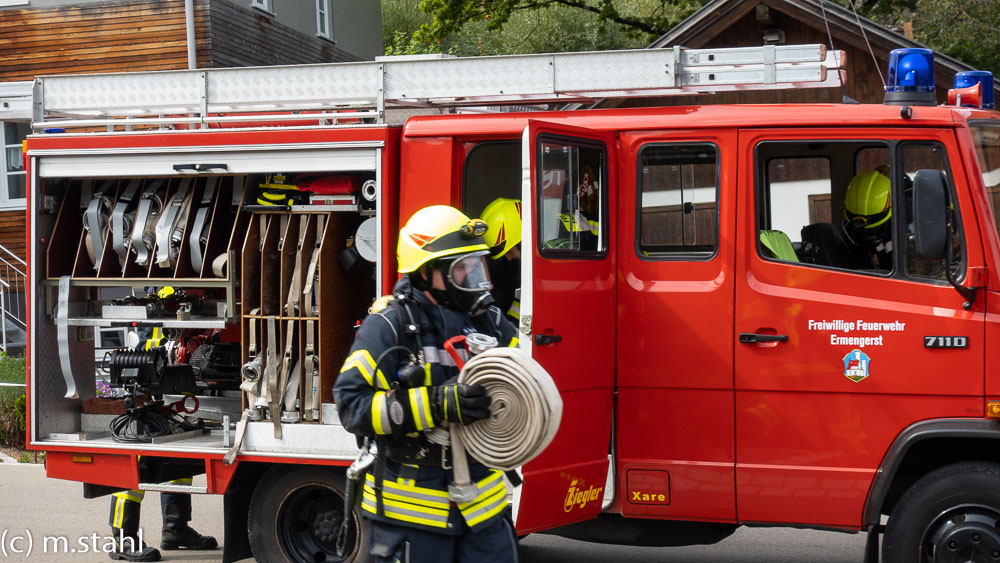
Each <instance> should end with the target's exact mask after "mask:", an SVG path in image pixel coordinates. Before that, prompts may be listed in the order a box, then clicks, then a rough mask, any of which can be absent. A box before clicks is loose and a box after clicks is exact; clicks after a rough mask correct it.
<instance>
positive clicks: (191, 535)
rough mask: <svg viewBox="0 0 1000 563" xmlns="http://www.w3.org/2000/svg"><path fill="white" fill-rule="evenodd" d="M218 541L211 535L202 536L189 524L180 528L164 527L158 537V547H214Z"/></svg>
mask: <svg viewBox="0 0 1000 563" xmlns="http://www.w3.org/2000/svg"><path fill="white" fill-rule="evenodd" d="M217 547H219V542H217V541H215V538H214V537H212V536H203V535H201V534H199V533H198V532H196V531H195V529H194V528H192V527H191V526H184V527H183V528H180V529H164V530H163V534H162V535H161V537H160V549H163V550H166V551H169V550H174V549H215V548H217Z"/></svg>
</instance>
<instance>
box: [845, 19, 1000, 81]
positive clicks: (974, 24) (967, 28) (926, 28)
mask: <svg viewBox="0 0 1000 563" xmlns="http://www.w3.org/2000/svg"><path fill="white" fill-rule="evenodd" d="M838 1H839V2H840V3H841V4H843V5H845V6H848V7H850V5H851V4H850V3H851V1H852V0H838ZM854 5H855V7H856V8H857V9H858V13H860V14H861V15H862V16H865V17H867V18H869V19H872V20H874V21H876V22H878V23H881V24H882V25H885V26H887V27H890V28H892V29H894V30H897V31H901V30H902V27H903V25H904V23H905V22H912V23H913V38H914V39H915V40H916V41H919V42H920V43H923V44H925V45H927V46H928V47H931V48H932V49H934V50H936V51H939V52H941V53H944V54H946V55H949V56H951V57H954V58H956V59H958V60H960V61H962V62H963V63H965V64H967V65H969V66H971V67H973V68H976V69H979V70H988V71H991V72H992V73H993V74H994V75H997V76H1000V75H998V73H1000V33H998V32H997V30H998V29H1000V2H998V1H997V0H866V1H861V0H854ZM948 86H950V85H948Z"/></svg>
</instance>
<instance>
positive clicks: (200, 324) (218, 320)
mask: <svg viewBox="0 0 1000 563" xmlns="http://www.w3.org/2000/svg"><path fill="white" fill-rule="evenodd" d="M230 322H233V323H236V322H239V318H238V317H236V318H233V319H230ZM66 323H67V324H68V325H70V326H99V327H108V326H131V325H132V323H138V326H159V327H163V328H226V319H224V318H222V317H191V318H190V319H188V320H184V321H179V320H177V319H171V318H168V317H164V318H161V319H105V318H102V317H70V318H68V319H67V320H66Z"/></svg>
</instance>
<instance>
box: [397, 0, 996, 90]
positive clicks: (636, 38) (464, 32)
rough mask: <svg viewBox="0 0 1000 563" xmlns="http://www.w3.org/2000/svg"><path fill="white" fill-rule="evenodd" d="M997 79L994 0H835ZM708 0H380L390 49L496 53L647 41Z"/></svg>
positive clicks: (622, 46)
mask: <svg viewBox="0 0 1000 563" xmlns="http://www.w3.org/2000/svg"><path fill="white" fill-rule="evenodd" d="M834 1H836V2H838V3H840V4H841V5H843V6H847V7H851V5H852V2H853V4H854V6H856V7H857V9H858V12H859V13H860V14H861V15H862V16H864V17H867V18H870V19H872V20H874V21H876V22H878V23H881V24H882V25H885V26H887V27H889V28H891V29H894V30H896V31H899V32H902V27H903V24H904V23H905V22H912V23H913V32H914V39H916V40H917V41H919V42H921V43H924V44H926V45H928V46H929V47H931V48H933V49H935V50H937V51H939V52H942V53H945V54H947V55H950V56H952V57H954V58H956V59H958V60H960V61H962V62H964V63H966V64H968V65H970V66H972V67H974V68H977V69H982V70H989V71H992V72H993V73H994V74H995V75H997V76H998V77H1000V33H998V32H997V30H998V29H1000V1H998V0H834ZM706 2H707V0H383V1H382V10H383V14H382V24H383V29H384V33H383V36H384V37H386V38H390V39H389V42H388V45H387V46H386V53H388V54H411V53H427V52H447V53H453V54H456V55H463V56H469V55H494V54H516V53H543V52H559V51H587V50H602V49H627V48H639V47H645V46H646V45H648V44H649V43H650V42H652V41H653V40H654V39H656V38H657V37H659V36H660V35H662V34H663V33H666V32H667V31H669V30H670V29H671V28H672V27H674V26H675V25H677V24H678V23H680V22H681V21H683V19H684V18H686V17H687V16H689V15H691V14H692V13H693V12H694V11H695V10H697V9H698V8H700V7H701V6H703V5H704V4H705V3H706Z"/></svg>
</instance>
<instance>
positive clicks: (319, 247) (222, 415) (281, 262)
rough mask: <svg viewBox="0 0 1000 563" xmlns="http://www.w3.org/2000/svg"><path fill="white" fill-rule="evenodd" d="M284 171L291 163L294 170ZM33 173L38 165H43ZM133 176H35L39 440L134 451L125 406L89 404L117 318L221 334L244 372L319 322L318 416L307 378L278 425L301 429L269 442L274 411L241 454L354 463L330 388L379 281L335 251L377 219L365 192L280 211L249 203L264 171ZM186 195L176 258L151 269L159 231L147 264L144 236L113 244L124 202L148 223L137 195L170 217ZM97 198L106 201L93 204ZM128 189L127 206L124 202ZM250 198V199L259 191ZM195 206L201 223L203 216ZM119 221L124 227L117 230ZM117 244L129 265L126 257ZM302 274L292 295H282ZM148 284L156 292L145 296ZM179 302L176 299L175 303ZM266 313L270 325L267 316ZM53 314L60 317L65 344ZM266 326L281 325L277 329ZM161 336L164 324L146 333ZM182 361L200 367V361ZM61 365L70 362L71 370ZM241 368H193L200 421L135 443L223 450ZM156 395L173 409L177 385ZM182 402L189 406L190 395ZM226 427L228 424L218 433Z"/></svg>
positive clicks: (293, 356)
mask: <svg viewBox="0 0 1000 563" xmlns="http://www.w3.org/2000/svg"><path fill="white" fill-rule="evenodd" d="M372 152H374V151H372ZM42 162H43V163H44V160H43V161H42ZM286 165H287V164H286ZM290 167H291V168H293V169H294V165H291V166H290ZM40 168H41V169H42V170H43V174H44V170H45V168H44V164H43V166H42V167H40ZM114 168H116V167H114V166H112V167H110V169H112V170H113V169H114ZM50 169H51V168H50ZM276 172H280V171H276ZM36 173H37V172H36ZM124 174H127V171H123V175H120V176H119V175H114V174H113V172H112V173H109V174H108V175H107V176H106V177H90V176H62V177H44V178H38V179H37V180H36V186H38V187H39V188H38V189H37V190H36V193H37V194H38V195H37V197H38V198H39V200H40V201H39V204H40V205H38V206H36V208H39V209H40V210H39V211H38V215H37V217H36V219H35V220H34V221H33V222H32V224H33V226H34V231H33V233H31V236H32V239H33V242H34V245H33V246H34V250H33V255H34V256H36V257H37V258H36V260H37V261H38V262H39V263H40V271H41V272H43V273H42V274H41V275H39V276H37V277H36V280H37V287H36V290H35V292H34V295H35V296H36V297H35V305H34V311H35V316H34V317H33V319H34V322H35V323H36V327H35V332H34V334H35V337H34V340H33V342H32V348H34V358H33V363H32V370H31V372H32V377H33V381H32V383H33V385H32V400H33V401H35V402H36V404H37V407H38V408H37V409H33V412H34V413H37V414H36V415H35V417H34V419H33V420H32V421H31V423H32V428H31V437H32V444H33V445H35V446H37V447H40V448H43V449H48V448H51V447H53V446H67V447H70V448H72V449H74V450H77V449H87V450H89V449H91V448H99V449H102V450H103V449H108V450H114V449H121V448H126V449H128V448H135V447H136V446H137V444H134V443H132V444H129V443H122V442H120V441H117V440H116V439H115V438H113V437H112V436H111V434H110V432H109V424H110V421H111V420H112V419H114V417H115V416H116V414H111V412H112V411H115V412H117V411H116V410H115V407H114V406H112V407H110V410H109V407H108V404H110V403H111V401H109V400H106V399H95V398H94V397H96V396H97V395H98V392H99V390H100V391H102V392H103V393H104V394H106V393H107V391H108V388H107V383H108V379H109V373H108V370H107V367H108V366H107V365H106V364H107V359H108V357H109V355H110V352H108V353H107V354H104V355H103V356H102V357H100V358H98V356H100V355H101V354H100V351H98V352H95V338H94V333H95V331H97V330H101V329H106V328H109V327H121V328H124V329H125V330H128V331H132V332H137V333H141V334H143V336H144V337H149V336H151V335H165V337H166V340H165V341H163V342H165V343H166V344H167V346H171V345H172V344H173V345H178V343H179V342H181V341H182V340H181V339H185V340H184V341H191V339H192V338H196V337H197V338H203V340H204V339H208V340H206V341H210V340H211V339H212V338H213V335H214V334H215V333H219V334H220V335H221V339H222V340H228V341H231V342H235V343H237V344H234V346H237V345H238V347H239V361H240V365H243V364H245V363H246V362H248V361H249V360H250V354H251V351H252V350H253V349H256V353H257V354H258V355H265V354H267V353H268V351H269V348H271V347H273V348H274V350H273V352H274V353H275V354H276V355H277V357H278V358H281V357H282V356H283V355H289V354H290V360H291V361H292V362H299V361H302V360H305V358H306V346H307V341H306V340H307V339H306V338H305V337H304V334H305V331H306V330H307V327H309V326H311V327H312V328H313V330H315V335H316V338H315V340H316V341H315V353H316V356H317V357H318V358H319V365H318V370H319V377H320V381H321V384H320V387H319V394H320V403H321V406H320V408H319V409H317V410H318V414H319V417H318V418H319V420H318V421H316V420H307V419H311V418H312V417H311V416H310V415H311V413H310V412H309V409H308V408H307V407H308V406H309V405H308V402H309V398H308V395H307V390H306V384H305V381H303V382H302V384H301V385H299V396H298V401H297V406H298V411H297V416H294V417H289V419H288V420H286V421H285V422H287V423H289V424H295V425H296V427H297V428H296V431H295V432H285V433H284V436H283V437H282V438H275V437H274V425H273V424H272V422H271V421H270V420H267V419H266V417H265V419H263V420H260V421H258V422H251V423H249V424H248V426H247V431H246V436H245V439H244V441H243V446H242V449H241V452H245V453H246V455H248V456H254V455H269V456H283V455H288V456H291V455H294V456H295V457H312V456H315V457H324V458H327V459H330V458H333V459H337V458H341V459H347V458H351V457H353V455H354V453H356V451H357V445H356V443H355V441H354V439H353V437H352V436H351V435H350V434H349V433H346V432H344V431H343V430H342V428H341V426H340V424H339V420H338V418H337V414H336V409H335V408H334V405H333V396H332V388H333V383H334V380H335V378H336V374H337V372H338V371H339V367H340V365H341V364H342V362H343V360H344V357H345V356H346V353H347V347H348V346H349V345H350V342H351V340H352V339H351V337H350V331H351V330H352V328H351V327H352V326H353V325H354V321H355V320H357V319H360V318H362V317H363V316H364V314H365V313H366V310H367V307H368V305H369V303H370V302H371V301H372V300H373V299H374V297H375V296H376V281H375V268H374V265H373V264H372V263H370V262H368V261H365V260H353V261H345V262H344V265H342V264H341V262H340V261H339V260H338V257H339V256H340V255H341V254H342V253H343V252H344V251H345V249H346V248H347V247H348V246H351V245H353V244H354V234H355V231H356V230H357V228H358V226H359V225H360V224H361V223H362V222H363V221H364V220H366V219H368V218H369V217H372V216H375V215H376V209H375V204H374V203H372V204H368V203H367V202H366V201H365V200H364V199H363V198H362V197H361V195H360V194H357V193H356V194H354V196H353V198H352V197H347V198H344V199H342V200H341V201H339V202H313V203H318V204H316V205H294V206H291V207H284V206H277V207H275V208H274V209H280V211H278V212H270V209H268V210H267V212H250V211H247V209H246V204H245V202H244V201H243V200H244V199H246V198H254V197H255V196H256V193H257V186H258V185H259V184H261V183H266V182H270V181H272V180H271V178H270V176H269V175H265V174H240V175H235V174H197V175H190V176H188V175H183V176H179V177H172V178H169V177H168V178H164V177H162V176H127V175H124ZM335 175H340V176H344V175H345V172H344V171H340V170H338V171H337V172H336V173H335ZM347 175H351V176H353V177H355V178H358V179H363V178H371V177H374V176H375V174H374V172H373V171H372V170H359V171H349V172H347ZM289 176H290V177H292V176H293V174H289ZM359 185H360V184H359ZM209 186H212V188H211V189H210V188H209ZM130 187H131V188H130ZM185 189H186V190H189V191H190V194H189V195H188V197H187V200H186V201H185V202H184V205H183V206H181V207H180V208H179V209H178V217H177V219H176V220H175V222H174V224H173V225H172V228H173V229H174V230H175V231H177V233H178V234H179V235H180V236H174V237H173V238H174V240H173V241H172V243H171V244H172V245H173V246H175V248H172V249H171V251H172V252H171V253H172V254H173V256H172V257H171V260H169V261H168V262H160V263H157V258H158V256H157V253H158V252H159V251H160V249H159V246H161V245H160V243H161V242H162V241H163V240H165V239H162V238H160V239H159V240H157V239H156V238H154V237H155V233H151V237H150V238H153V244H152V245H151V246H152V248H147V249H145V250H146V251H147V252H148V253H149V259H148V260H147V262H146V263H145V264H138V263H137V259H138V257H139V255H140V254H141V252H142V250H143V249H141V248H136V247H138V246H140V244H141V243H140V242H139V238H138V237H128V238H127V240H124V241H123V240H122V238H123V237H121V236H120V235H119V236H117V237H116V234H115V233H114V232H113V231H114V228H113V223H114V222H115V221H116V220H120V219H121V217H120V216H119V217H118V218H115V217H114V212H115V208H116V206H119V204H122V205H121V207H122V209H124V208H126V207H130V210H131V211H132V213H133V217H132V219H131V221H134V222H139V220H141V219H142V218H141V217H139V218H137V217H136V215H140V214H142V213H143V211H142V209H140V208H138V207H137V206H136V205H135V203H134V200H135V199H138V198H145V199H150V200H153V199H157V200H158V201H157V202H154V204H153V205H160V206H162V210H163V212H164V213H166V212H167V210H168V209H169V205H170V201H171V198H172V196H173V195H174V194H177V193H178V192H180V191H182V190H185ZM88 194H89V195H88ZM98 198H103V199H102V200H101V201H98V202H97V203H92V202H94V201H95V200H97V199H98ZM129 198H131V199H132V200H133V203H132V204H131V206H129V204H128V200H129ZM247 201H249V202H250V203H252V200H250V199H247ZM296 203H299V202H296ZM302 203H304V202H302ZM324 203H326V204H327V205H323V204H324ZM102 207H103V209H102ZM95 208H96V209H97V210H98V211H99V212H102V213H103V214H104V217H102V218H101V219H102V220H101V221H100V222H99V223H96V224H97V225H99V226H100V228H101V231H102V232H101V233H100V235H99V236H94V235H93V234H92V233H93V232H94V230H95V229H94V228H93V227H94V226H95V223H93V218H94V215H93V214H91V216H90V217H88V215H87V212H88V209H91V210H93V209H95ZM254 209H258V208H254ZM202 210H204V211H202ZM199 212H201V215H203V217H202V218H199V217H198V216H199ZM147 213H148V210H147ZM148 219H149V218H147V220H148ZM178 225H179V226H180V228H177V226H178ZM118 228H119V230H121V226H120V224H119V226H118ZM195 228H200V229H202V230H201V233H202V236H201V245H200V247H199V248H198V250H201V251H202V252H203V257H202V259H201V260H200V261H199V260H196V259H195V257H194V256H192V253H193V252H194V251H195V246H194V243H191V244H189V240H190V239H191V232H192V230H193V229H195ZM134 230H136V229H134V228H133V231H134ZM126 234H127V233H126ZM123 245H124V247H125V249H126V251H125V254H124V255H125V256H126V258H125V259H124V261H122V260H121V259H120V256H119V252H120V251H121V250H122V246H123ZM303 247H304V248H303ZM313 249H315V252H316V254H317V260H316V264H315V276H314V279H315V280H316V282H315V283H316V285H315V286H314V287H313V288H311V289H312V291H313V294H314V298H313V300H312V302H313V303H314V306H313V307H311V308H310V309H311V310H308V311H305V310H299V307H298V304H299V302H300V301H302V292H303V290H305V289H306V287H307V283H306V280H305V279H304V278H305V276H306V275H307V268H308V266H309V262H310V260H309V258H310V257H311V255H312V252H313ZM92 255H94V257H93V258H92V257H91V256H92ZM303 257H304V259H303ZM199 262H200V264H199ZM199 265H200V268H199V267H198V266H199ZM345 265H347V266H349V267H350V271H348V270H346V269H345ZM296 267H297V268H299V271H298V272H297V273H296V272H295V271H294V270H295V269H296ZM295 277H297V278H298V282H297V283H298V286H297V291H298V293H297V295H293V296H292V299H289V293H290V291H292V289H291V288H292V287H293V281H294V280H293V278H295ZM61 284H62V287H61ZM165 287H170V288H172V291H173V293H172V294H171V293H170V291H169V290H168V291H167V293H163V291H162V290H163V288H165ZM147 290H151V291H153V292H159V295H157V297H153V298H147V297H144V296H145V295H146V292H147ZM164 295H167V297H163V296H164ZM177 295H188V296H191V297H190V303H191V305H190V310H188V305H187V304H185V303H184V302H183V300H182V299H181V300H177V299H176V297H175V296H177ZM171 297H173V298H174V299H175V301H178V302H174V301H171ZM60 301H63V302H64V303H65V311H62V310H61V309H60ZM293 302H294V303H295V306H293V307H292V310H289V307H288V304H289V303H293ZM269 319H273V322H272V323H269V322H268V320H269ZM60 323H65V325H66V327H65V329H63V331H64V335H63V336H62V337H61V336H60V332H61V331H60V328H59V325H60ZM251 323H254V324H255V328H256V330H255V331H254V332H255V333H256V335H255V338H256V340H257V341H256V342H254V343H253V346H251V342H250V325H251ZM269 325H271V326H273V330H269ZM154 329H155V330H156V331H157V332H156V333H153V332H152V331H153V330H154ZM198 335H203V336H198ZM133 341H134V338H133ZM163 342H161V343H163ZM202 345H204V344H202ZM168 352H170V354H171V356H170V361H171V363H177V354H178V353H180V354H182V356H183V354H184V352H183V351H181V352H178V350H177V349H174V350H170V349H169V348H168ZM186 360H187V361H189V362H192V363H194V359H193V358H187V359H186ZM67 361H68V362H69V366H66V365H64V364H65V363H66V362H67ZM302 363H304V362H302ZM102 364H104V365H102ZM286 369H287V368H286ZM206 373H207V372H206ZM299 373H305V370H304V369H303V370H301V371H300V372H299ZM238 374H239V372H238V371H237V372H236V376H235V377H234V378H232V379H229V380H226V378H225V377H222V378H221V379H220V378H219V377H214V378H213V377H199V379H198V383H197V385H198V388H199V389H198V393H197V395H198V399H199V403H200V404H199V409H198V411H196V413H194V414H192V415H190V416H191V417H192V419H193V420H198V421H200V422H203V423H204V425H205V429H204V430H200V429H199V430H193V431H187V432H182V433H174V434H170V435H166V436H160V437H155V438H153V439H152V441H151V442H149V443H144V444H141V446H142V448H143V449H144V450H148V451H163V452H191V453H195V452H197V453H225V452H226V451H227V450H229V448H230V446H231V445H232V444H233V442H234V440H235V426H236V423H237V422H238V421H239V420H240V417H241V413H242V412H243V410H244V407H245V406H247V405H246V401H247V399H246V394H245V393H242V392H240V391H239V389H238V385H239V382H240V379H239V375H238ZM216 375H218V374H216ZM303 379H304V378H303ZM119 391H120V390H119ZM154 392H155V390H154ZM74 395H75V396H74ZM162 398H163V399H164V400H165V402H166V403H170V402H173V401H177V400H180V399H183V396H178V395H169V394H168V395H164V396H163V397H162ZM95 404H96V405H97V408H96V410H95V408H94V406H95ZM186 405H187V407H188V408H190V407H191V405H192V403H191V401H190V400H188V403H187V404H186ZM117 409H118V410H120V409H121V407H120V406H118V407H117ZM102 413H104V414H102ZM223 421H226V422H228V423H229V426H228V427H224V425H223ZM300 422H301V424H300ZM289 424H286V426H288V425H289ZM200 472H204V469H202V470H201V471H200ZM152 482H156V481H152Z"/></svg>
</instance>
